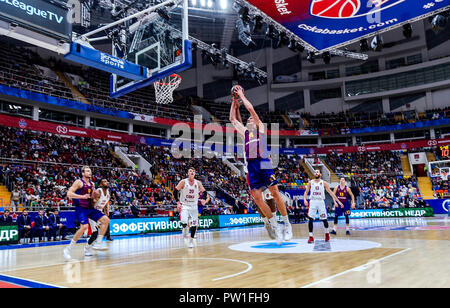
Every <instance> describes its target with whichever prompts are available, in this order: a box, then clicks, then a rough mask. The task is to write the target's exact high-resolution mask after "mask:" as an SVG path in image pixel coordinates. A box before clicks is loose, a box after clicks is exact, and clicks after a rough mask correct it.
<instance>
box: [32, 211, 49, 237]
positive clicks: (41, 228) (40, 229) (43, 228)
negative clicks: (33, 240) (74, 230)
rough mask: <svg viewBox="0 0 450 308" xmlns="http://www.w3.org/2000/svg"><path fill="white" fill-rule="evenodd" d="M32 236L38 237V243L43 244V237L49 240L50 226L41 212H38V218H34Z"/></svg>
mask: <svg viewBox="0 0 450 308" xmlns="http://www.w3.org/2000/svg"><path fill="white" fill-rule="evenodd" d="M34 234H37V235H38V237H39V242H40V243H41V242H43V240H42V239H43V237H44V236H46V237H47V240H50V224H49V221H48V218H47V217H46V216H45V215H44V211H43V210H39V212H38V216H36V217H35V218H34Z"/></svg>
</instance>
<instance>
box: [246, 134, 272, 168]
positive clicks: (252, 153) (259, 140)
mask: <svg viewBox="0 0 450 308" xmlns="http://www.w3.org/2000/svg"><path fill="white" fill-rule="evenodd" d="M266 147H267V140H266V136H265V135H264V134H261V133H260V132H259V128H256V129H252V130H246V131H245V158H246V159H247V161H250V160H252V159H260V158H268V156H267V153H266V152H265V151H264V149H265V148H266Z"/></svg>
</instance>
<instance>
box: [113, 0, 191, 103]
mask: <svg viewBox="0 0 450 308" xmlns="http://www.w3.org/2000/svg"><path fill="white" fill-rule="evenodd" d="M183 3H184V4H183V5H179V6H177V7H174V8H173V9H170V10H168V9H163V11H160V10H158V11H156V12H152V13H150V14H148V15H146V16H144V17H143V18H141V19H140V20H137V21H135V22H134V23H132V24H130V25H128V26H127V28H126V29H125V28H124V29H123V30H120V31H122V33H119V34H118V37H119V39H118V40H115V41H114V40H113V46H112V50H113V51H112V54H113V56H115V57H118V58H122V59H124V60H127V61H129V62H132V63H134V64H136V65H139V66H142V67H145V68H146V69H147V76H148V78H146V79H144V80H132V79H128V78H126V77H123V76H119V75H116V74H112V76H111V97H113V98H116V97H120V96H122V95H125V94H127V93H130V92H132V91H136V90H138V89H140V88H143V87H147V86H149V85H152V84H153V82H155V81H158V80H160V79H162V78H164V77H167V76H169V75H172V74H174V73H178V72H181V71H184V70H186V69H188V68H190V67H191V66H192V44H191V42H190V41H189V40H188V37H189V28H188V14H187V13H188V12H187V10H188V5H187V1H186V0H185V1H183Z"/></svg>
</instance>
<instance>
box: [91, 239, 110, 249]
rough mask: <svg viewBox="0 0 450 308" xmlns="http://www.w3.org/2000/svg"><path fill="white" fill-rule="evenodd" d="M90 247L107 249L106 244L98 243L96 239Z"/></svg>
mask: <svg viewBox="0 0 450 308" xmlns="http://www.w3.org/2000/svg"><path fill="white" fill-rule="evenodd" d="M92 249H95V250H108V246H107V245H106V243H105V242H101V243H99V242H98V241H95V242H94V244H93V245H92Z"/></svg>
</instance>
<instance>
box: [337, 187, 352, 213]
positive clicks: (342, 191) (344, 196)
mask: <svg viewBox="0 0 450 308" xmlns="http://www.w3.org/2000/svg"><path fill="white" fill-rule="evenodd" d="M336 197H337V198H338V199H339V201H341V203H342V204H343V205H344V208H341V206H340V205H339V204H338V205H336V209H335V212H334V215H335V216H336V217H338V216H341V215H350V202H349V194H348V191H347V186H345V187H344V188H341V185H339V186H338V187H337V190H336Z"/></svg>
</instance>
